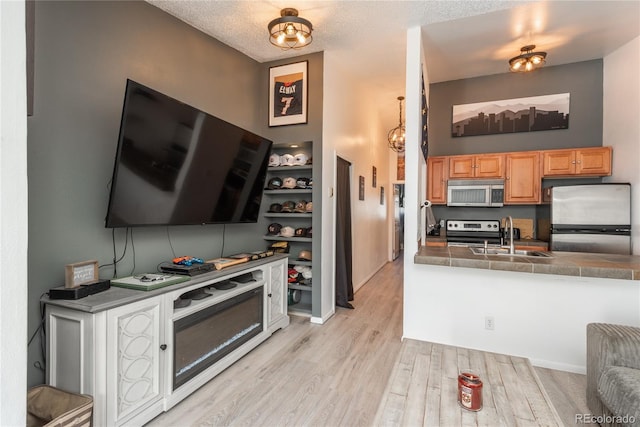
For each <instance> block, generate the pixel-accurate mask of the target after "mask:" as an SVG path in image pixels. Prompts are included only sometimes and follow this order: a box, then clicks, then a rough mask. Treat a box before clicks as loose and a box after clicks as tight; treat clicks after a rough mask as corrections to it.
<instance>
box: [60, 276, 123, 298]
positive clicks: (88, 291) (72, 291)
mask: <svg viewBox="0 0 640 427" xmlns="http://www.w3.org/2000/svg"><path fill="white" fill-rule="evenodd" d="M110 287H111V281H110V280H97V281H95V282H91V283H86V284H84V285H80V286H78V287H76V288H65V287H64V286H60V287H57V288H51V289H49V298H51V299H80V298H84V297H87V296H89V295H93V294H97V293H98V292H102V291H106V290H107V289H109V288H110Z"/></svg>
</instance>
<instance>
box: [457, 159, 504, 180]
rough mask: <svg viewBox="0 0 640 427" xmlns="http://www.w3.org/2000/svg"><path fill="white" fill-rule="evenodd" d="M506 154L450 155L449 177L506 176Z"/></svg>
mask: <svg viewBox="0 0 640 427" xmlns="http://www.w3.org/2000/svg"><path fill="white" fill-rule="evenodd" d="M504 172H505V170H504V154H503V153H494V154H477V155H471V156H451V157H449V178H455V179H459V178H504Z"/></svg>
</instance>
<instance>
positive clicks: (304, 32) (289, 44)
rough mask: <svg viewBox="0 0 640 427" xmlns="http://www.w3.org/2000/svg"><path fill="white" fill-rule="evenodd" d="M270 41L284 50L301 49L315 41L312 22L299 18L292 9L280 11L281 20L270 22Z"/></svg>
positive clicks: (296, 12)
mask: <svg viewBox="0 0 640 427" xmlns="http://www.w3.org/2000/svg"><path fill="white" fill-rule="evenodd" d="M268 28H269V41H270V42H271V44H272V45H274V46H278V47H279V48H281V49H282V50H289V49H300V48H302V47H304V46H307V45H309V44H310V43H311V41H313V37H312V36H311V32H312V31H313V25H311V22H309V21H307V20H306V19H304V18H300V17H299V16H298V11H297V10H296V9H293V8H291V7H288V8H285V9H282V10H281V11H280V18H276V19H274V20H273V21H271V22H269V25H268Z"/></svg>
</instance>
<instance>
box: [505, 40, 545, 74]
mask: <svg viewBox="0 0 640 427" xmlns="http://www.w3.org/2000/svg"><path fill="white" fill-rule="evenodd" d="M535 48H536V45H535V44H530V45H527V46H523V47H522V48H520V55H518V56H515V57H513V58H511V59H510V60H509V70H511V71H513V72H525V73H526V72H527V71H533V70H535V69H536V68H538V67H542V66H543V65H544V63H545V58H546V57H547V52H534V51H533V50H534V49H535Z"/></svg>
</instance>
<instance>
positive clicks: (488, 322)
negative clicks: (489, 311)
mask: <svg viewBox="0 0 640 427" xmlns="http://www.w3.org/2000/svg"><path fill="white" fill-rule="evenodd" d="M495 327H496V322H495V320H494V318H493V316H485V317H484V328H485V329H488V330H490V331H493V330H494V329H495Z"/></svg>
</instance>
